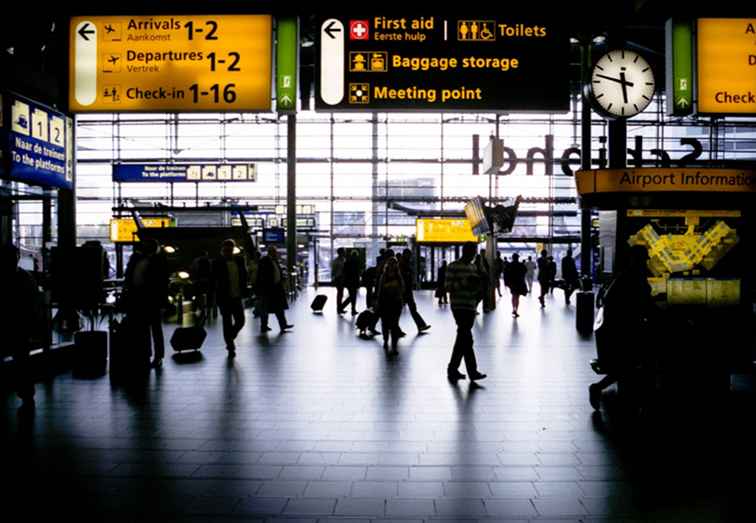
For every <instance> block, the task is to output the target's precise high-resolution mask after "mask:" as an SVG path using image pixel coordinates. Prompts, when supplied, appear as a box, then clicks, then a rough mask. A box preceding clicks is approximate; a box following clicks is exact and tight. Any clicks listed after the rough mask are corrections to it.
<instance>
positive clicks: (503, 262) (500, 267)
mask: <svg viewBox="0 0 756 523" xmlns="http://www.w3.org/2000/svg"><path fill="white" fill-rule="evenodd" d="M506 268H507V259H506V257H505V258H504V259H502V257H501V253H500V252H499V251H496V259H495V260H494V275H495V277H496V292H497V293H498V294H499V296H501V278H502V276H503V275H504V270H505V269H506Z"/></svg>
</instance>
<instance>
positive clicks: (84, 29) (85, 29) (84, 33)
mask: <svg viewBox="0 0 756 523" xmlns="http://www.w3.org/2000/svg"><path fill="white" fill-rule="evenodd" d="M93 34H95V30H94V29H90V28H89V22H85V23H84V24H82V25H81V28H79V36H81V37H82V38H83V39H84V40H86V41H87V42H89V35H93Z"/></svg>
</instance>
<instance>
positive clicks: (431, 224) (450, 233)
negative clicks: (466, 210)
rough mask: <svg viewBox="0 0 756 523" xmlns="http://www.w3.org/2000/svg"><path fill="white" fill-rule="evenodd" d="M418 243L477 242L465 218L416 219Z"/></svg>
mask: <svg viewBox="0 0 756 523" xmlns="http://www.w3.org/2000/svg"><path fill="white" fill-rule="evenodd" d="M415 232H416V236H415V238H416V239H417V242H418V243H464V242H476V243H477V242H478V237H477V236H475V235H474V234H473V232H472V227H470V222H469V221H468V220H467V219H466V218H458V219H441V218H418V219H417V221H416V222H415Z"/></svg>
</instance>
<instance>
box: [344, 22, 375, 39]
mask: <svg viewBox="0 0 756 523" xmlns="http://www.w3.org/2000/svg"><path fill="white" fill-rule="evenodd" d="M369 27H370V26H369V25H368V21H367V20H349V39H350V40H369V39H370V30H369V29H368V28H369Z"/></svg>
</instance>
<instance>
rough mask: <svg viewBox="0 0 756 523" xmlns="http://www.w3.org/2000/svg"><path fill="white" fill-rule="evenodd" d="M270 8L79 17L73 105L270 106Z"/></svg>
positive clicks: (73, 33)
mask: <svg viewBox="0 0 756 523" xmlns="http://www.w3.org/2000/svg"><path fill="white" fill-rule="evenodd" d="M271 25H272V21H271V16H269V15H220V16H215V15H196V16H194V15H192V16H188V15H180V16H171V15H160V16H86V17H84V16H82V17H74V18H71V23H70V46H69V87H70V88H69V92H70V94H69V108H70V110H71V111H73V112H88V111H113V112H119V111H197V110H199V111H269V110H270V106H271V59H272V58H271V57H272V36H271Z"/></svg>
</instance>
